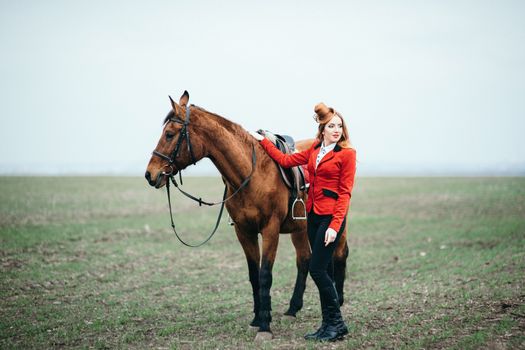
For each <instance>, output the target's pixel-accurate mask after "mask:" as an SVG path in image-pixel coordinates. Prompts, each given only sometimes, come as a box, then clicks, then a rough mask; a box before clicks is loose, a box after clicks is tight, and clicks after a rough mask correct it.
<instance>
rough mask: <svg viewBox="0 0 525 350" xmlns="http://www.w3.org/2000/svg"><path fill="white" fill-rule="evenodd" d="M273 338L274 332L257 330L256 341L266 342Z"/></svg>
mask: <svg viewBox="0 0 525 350" xmlns="http://www.w3.org/2000/svg"><path fill="white" fill-rule="evenodd" d="M272 339H273V334H272V332H257V335H256V336H255V341H256V342H265V341H268V340H272Z"/></svg>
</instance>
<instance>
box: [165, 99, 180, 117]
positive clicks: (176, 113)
mask: <svg viewBox="0 0 525 350" xmlns="http://www.w3.org/2000/svg"><path fill="white" fill-rule="evenodd" d="M168 97H169V98H170V102H171V108H172V109H173V113H175V115H179V112H180V107H179V105H177V104H176V103H175V101H173V99H172V98H171V96H169V95H168Z"/></svg>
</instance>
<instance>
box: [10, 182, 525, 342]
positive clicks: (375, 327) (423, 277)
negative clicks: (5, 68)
mask: <svg viewBox="0 0 525 350" xmlns="http://www.w3.org/2000/svg"><path fill="white" fill-rule="evenodd" d="M185 186H186V188H187V189H189V190H190V191H191V192H196V193H200V194H201V195H202V196H203V197H204V198H205V199H211V200H214V199H215V200H217V199H219V198H220V197H221V195H222V183H221V181H220V179H216V178H191V179H190V178H188V179H187V180H186V181H185ZM174 195H175V198H176V199H175V201H176V203H177V204H176V210H175V211H176V212H175V219H176V222H177V223H178V227H179V229H180V231H181V232H182V235H183V236H184V238H185V239H187V240H188V241H190V242H193V243H197V242H199V241H200V240H202V239H204V238H205V236H206V234H207V233H208V231H209V230H210V229H211V228H212V227H213V224H214V220H215V215H216V213H217V208H211V209H207V208H206V209H205V208H198V207H196V206H195V205H194V204H193V203H190V202H189V201H188V200H186V199H182V198H181V197H180V195H179V194H178V193H174ZM0 199H1V201H0V261H1V266H0V269H1V281H0V316H1V317H0V348H2V349H16V348H21V349H27V348H36V349H46V348H96V349H108V348H110V349H113V348H123V349H127V348H132V349H144V348H173V349H201V348H202V349H215V348H219V349H222V348H253V347H262V348H269V349H270V348H283V349H291V348H306V349H310V348H311V349H313V348H330V349H333V348H340V349H343V348H355V349H364V348H377V349H380V348H393V349H441V348H451V349H477V348H487V349H506V348H510V349H514V348H525V289H524V287H525V178H359V179H358V180H357V182H356V185H355V190H354V193H353V197H352V207H351V212H350V220H349V224H348V228H349V231H350V235H349V245H350V256H349V259H348V263H349V267H348V272H347V282H346V285H345V292H346V295H345V296H346V303H345V305H344V306H343V308H342V310H343V315H344V317H345V319H346V321H347V323H348V325H349V326H350V334H349V336H347V337H346V338H345V340H344V341H341V342H337V343H334V344H324V345H320V344H316V343H311V342H306V341H304V340H303V335H304V334H305V333H306V332H308V331H310V330H312V329H314V328H316V327H317V326H318V323H319V318H320V311H319V305H318V296H317V292H316V288H315V286H314V284H313V282H312V281H311V279H308V282H307V289H306V293H305V307H304V309H303V310H301V311H300V312H299V314H298V318H297V320H295V321H291V320H289V319H287V318H285V317H283V316H282V313H283V312H284V311H286V307H287V304H288V301H289V298H290V296H291V293H292V288H293V282H294V280H295V272H296V271H295V257H294V251H293V247H292V245H291V242H290V239H289V237H288V236H285V235H282V236H281V240H280V245H279V250H278V255H277V259H276V264H275V267H274V282H273V288H272V302H273V316H274V317H273V319H274V321H273V323H272V330H273V332H274V336H275V338H274V340H272V341H270V342H269V343H267V344H263V345H257V344H254V343H253V339H254V336H255V331H254V330H252V329H250V328H249V327H248V324H249V322H250V320H251V318H252V297H251V287H250V284H249V282H248V273H247V266H246V263H245V258H244V255H243V253H242V250H241V247H240V245H239V243H238V242H237V240H236V238H235V234H234V232H233V229H232V227H231V226H229V225H227V223H226V220H223V223H221V226H220V228H219V230H218V232H217V234H216V235H215V237H214V238H213V239H212V240H211V241H210V242H209V243H208V244H206V245H205V246H203V247H201V248H198V249H191V248H186V247H184V246H182V245H181V244H180V243H179V242H178V241H177V240H176V238H175V237H174V235H173V233H172V232H171V228H170V227H169V217H168V212H167V204H166V198H165V192H164V190H162V191H160V190H158V191H157V190H154V189H152V188H149V186H147V184H146V182H145V181H144V179H142V178H111V177H86V178H82V177H25V178H12V177H0Z"/></svg>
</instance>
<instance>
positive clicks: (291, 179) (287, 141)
mask: <svg viewBox="0 0 525 350" xmlns="http://www.w3.org/2000/svg"><path fill="white" fill-rule="evenodd" d="M257 132H258V133H259V134H261V135H263V136H265V137H266V138H267V139H268V140H270V141H271V142H272V143H273V144H274V145H275V146H276V147H277V148H278V149H279V150H280V151H281V152H283V153H287V154H292V153H294V152H295V141H294V139H293V138H292V137H291V136H288V135H279V134H274V133H272V132H270V131H267V130H257ZM276 165H277V168H278V169H279V173H280V174H281V178H282V180H283V182H284V183H285V184H286V187H288V188H289V189H290V201H289V210H291V212H292V218H293V219H295V220H305V219H306V205H305V204H304V201H303V199H302V198H304V197H305V190H306V188H307V185H306V181H305V176H304V170H303V168H302V167H301V166H295V167H291V168H287V169H285V168H283V167H281V166H280V165H279V164H277V163H276ZM298 203H300V204H301V205H302V207H303V208H304V215H298V216H296V215H295V207H296V206H297V205H298Z"/></svg>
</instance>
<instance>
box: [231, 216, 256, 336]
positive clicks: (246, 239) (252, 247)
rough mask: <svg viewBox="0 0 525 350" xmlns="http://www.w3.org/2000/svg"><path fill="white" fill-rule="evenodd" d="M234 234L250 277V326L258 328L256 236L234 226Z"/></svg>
mask: <svg viewBox="0 0 525 350" xmlns="http://www.w3.org/2000/svg"><path fill="white" fill-rule="evenodd" d="M235 233H236V234H237V239H238V240H239V242H240V243H241V246H242V249H243V250H244V255H246V261H247V263H248V274H249V277H250V283H251V285H252V294H253V313H254V317H253V320H252V322H251V323H250V326H252V327H259V326H260V322H259V309H260V305H261V303H260V294H259V290H260V286H259V263H260V260H261V254H260V252H259V241H258V234H253V235H247V234H245V233H243V232H240V231H239V229H238V228H237V226H235Z"/></svg>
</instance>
